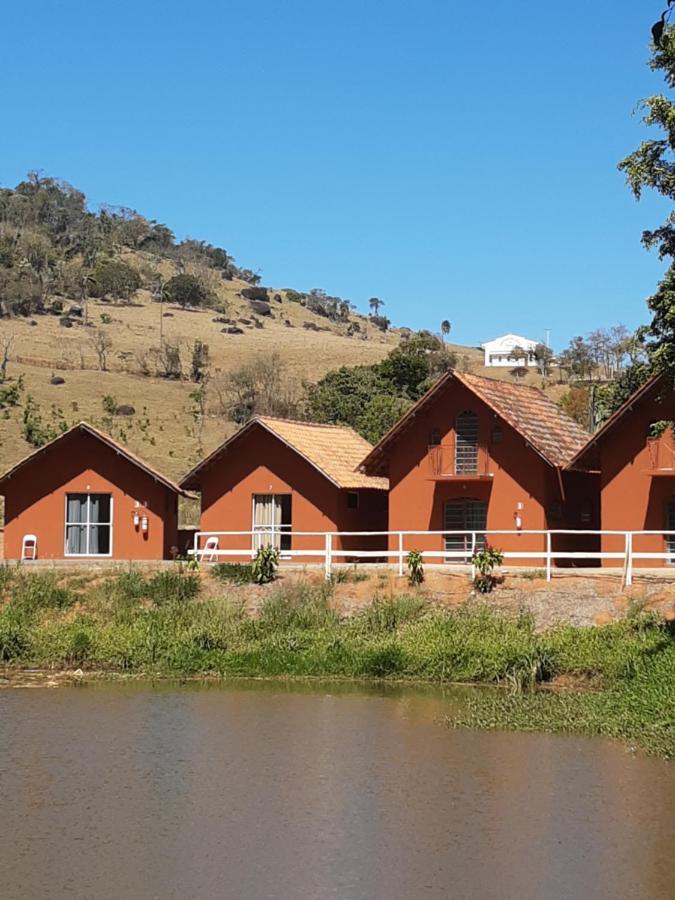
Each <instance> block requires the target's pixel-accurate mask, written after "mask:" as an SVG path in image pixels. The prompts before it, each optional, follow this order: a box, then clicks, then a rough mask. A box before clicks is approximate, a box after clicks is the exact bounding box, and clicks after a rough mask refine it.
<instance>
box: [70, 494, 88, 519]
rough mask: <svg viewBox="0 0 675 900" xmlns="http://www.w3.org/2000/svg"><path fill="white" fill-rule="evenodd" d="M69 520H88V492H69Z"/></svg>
mask: <svg viewBox="0 0 675 900" xmlns="http://www.w3.org/2000/svg"><path fill="white" fill-rule="evenodd" d="M66 521H67V522H86V521H87V495H86V494H68V497H67V509H66Z"/></svg>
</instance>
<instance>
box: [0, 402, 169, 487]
mask: <svg viewBox="0 0 675 900" xmlns="http://www.w3.org/2000/svg"><path fill="white" fill-rule="evenodd" d="M80 430H84V431H86V432H87V433H89V434H90V435H91V436H92V437H95V438H97V439H98V440H99V441H102V442H103V443H104V444H107V445H108V446H109V447H110V448H111V449H113V450H115V451H116V452H117V453H121V454H122V455H123V456H125V457H126V458H127V460H128V461H129V462H131V463H133V464H134V465H136V466H138V467H139V468H140V469H144V470H145V472H146V473H147V474H148V475H150V477H151V478H155V479H156V480H157V481H161V482H162V483H163V484H165V485H166V487H168V488H170V489H171V490H173V491H175V492H176V493H178V494H183V493H184V490H183V488H181V487H180V485H179V484H177V482H175V481H173V479H171V478H167V476H166V475H164V474H163V473H162V472H160V471H159V469H156V468H155V467H154V466H151V465H150V463H148V462H146V461H145V460H144V459H142V458H141V457H140V456H138V455H137V454H136V453H134V451H133V450H130V449H129V448H128V447H125V445H124V444H121V443H120V442H119V441H116V440H115V438H114V437H113V436H112V435H110V434H108V433H107V432H106V431H102V430H101V429H100V428H97V427H96V426H95V425H92V424H91V423H90V422H87V421H85V420H84V419H81V420H80V421H79V422H75V423H74V424H73V425H71V426H70V428H66V430H65V431H62V432H61V434H57V435H56V437H54V438H52V439H51V440H50V441H47V443H45V444H43V445H42V446H41V447H36V448H35V449H34V450H33V451H31V452H30V453H27V454H26V455H25V456H24V457H22V458H21V459H20V460H19V461H18V462H17V463H15V465H13V466H12V467H11V468H9V469H8V470H7V471H6V472H4V473H2V474H1V475H0V481H4V479H5V478H8V477H10V476H11V475H13V474H14V473H15V472H16V471H18V470H19V469H20V468H22V467H23V466H24V465H26V464H27V463H29V462H30V461H31V460H32V459H34V458H35V457H37V456H39V455H40V454H41V453H44V452H45V451H46V450H48V449H49V448H50V447H52V446H53V445H54V444H57V443H59V441H62V440H63V439H64V438H65V437H67V436H68V435H71V434H74V433H75V432H76V431H80Z"/></svg>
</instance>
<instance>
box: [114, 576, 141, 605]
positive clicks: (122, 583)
mask: <svg viewBox="0 0 675 900" xmlns="http://www.w3.org/2000/svg"><path fill="white" fill-rule="evenodd" d="M113 589H114V593H115V595H116V596H117V597H118V598H119V599H121V600H141V599H142V598H143V597H146V596H147V594H148V583H147V579H146V578H145V576H144V575H142V574H141V573H140V572H136V571H135V570H133V569H132V570H130V571H129V572H122V574H121V575H117V577H116V578H115V580H114V588H113Z"/></svg>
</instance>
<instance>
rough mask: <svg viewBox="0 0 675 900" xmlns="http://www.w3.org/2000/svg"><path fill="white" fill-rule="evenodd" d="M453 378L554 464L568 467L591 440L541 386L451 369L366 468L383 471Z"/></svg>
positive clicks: (371, 455)
mask: <svg viewBox="0 0 675 900" xmlns="http://www.w3.org/2000/svg"><path fill="white" fill-rule="evenodd" d="M451 381H457V382H459V383H460V384H463V385H464V387H466V388H468V390H470V391H471V393H472V394H474V395H475V396H476V397H478V398H479V399H480V400H482V401H483V403H485V404H486V405H487V406H489V407H490V409H491V410H492V411H493V412H495V413H496V414H497V415H498V416H499V417H500V418H501V419H503V420H504V421H505V422H506V423H508V424H509V425H510V426H511V427H512V428H513V429H514V430H515V431H517V432H518V433H519V434H520V435H522V437H523V438H524V439H525V440H526V441H527V443H528V444H529V445H530V446H531V447H532V448H533V450H535V452H536V453H538V454H539V456H541V457H542V459H544V460H545V462H547V463H548V464H549V465H550V466H554V467H561V468H562V467H564V466H565V465H566V464H567V463H568V462H569V461H570V459H572V457H573V456H574V454H575V453H577V452H578V451H579V450H580V449H581V448H582V447H583V446H584V445H585V444H586V442H587V441H588V438H589V435H588V433H587V432H586V431H584V429H583V428H581V426H580V425H578V424H577V423H576V422H575V421H574V419H571V418H570V417H569V416H567V415H566V414H565V413H564V412H563V411H562V410H561V409H560V407H559V406H557V405H556V404H555V403H553V401H552V400H549V399H548V397H547V396H546V395H545V394H544V393H543V392H542V391H540V390H539V389H538V388H535V387H530V386H529V385H521V384H508V383H507V382H505V381H497V380H496V379H494V378H484V377H482V376H480V375H465V374H463V373H460V372H456V371H455V370H453V369H450V370H449V371H448V372H446V373H445V375H443V376H442V377H441V378H439V380H438V381H437V382H436V384H435V385H433V387H432V388H431V389H430V390H428V391H427V393H426V394H425V395H424V396H423V397H422V398H421V399H420V400H418V401H417V403H416V404H415V405H414V406H413V407H412V408H411V409H410V410H408V412H407V413H406V414H405V415H404V416H403V418H401V419H399V421H398V422H397V423H396V425H394V427H393V428H392V429H391V430H390V431H389V432H387V434H385V436H384V437H383V438H382V439H381V440H380V442H379V443H378V444H376V446H375V447H374V448H373V450H372V451H371V452H370V453H369V454H368V456H367V457H366V458H365V459H364V460H363V462H362V464H361V469H362V471H365V472H371V473H375V472H380V471H381V469H382V464H383V462H384V457H385V456H386V454H387V451H388V450H389V448H390V447H391V446H392V444H393V443H394V442H395V441H396V440H397V439H398V438H399V436H400V435H401V434H402V433H403V431H405V430H406V429H407V428H408V427H410V426H411V425H412V423H413V420H414V418H415V416H416V415H417V414H418V413H419V412H420V410H421V409H422V408H424V407H425V406H427V405H428V404H429V403H431V401H432V400H434V399H435V398H436V397H437V396H439V394H440V393H441V392H442V391H443V389H444V388H445V387H446V386H447V385H448V384H450V382H451Z"/></svg>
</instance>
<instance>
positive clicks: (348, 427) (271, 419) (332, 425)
mask: <svg viewBox="0 0 675 900" xmlns="http://www.w3.org/2000/svg"><path fill="white" fill-rule="evenodd" d="M254 419H257V420H258V421H260V422H286V423H287V424H289V425H305V426H307V427H308V428H338V429H340V430H341V431H351V432H352V433H353V434H356V435H358V436H359V437H360V438H361V439H362V440H364V441H365V440H366V439H365V438H364V437H363V435H361V434H359V433H358V431H357V430H356V429H355V428H352V426H351V425H339V424H337V423H336V422H312V421H311V420H308V419H285V418H283V417H281V416H253V419H251V420H250V421H253V420H254Z"/></svg>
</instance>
